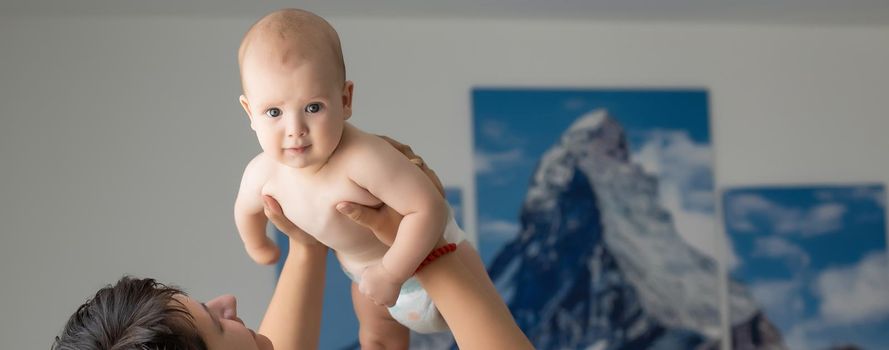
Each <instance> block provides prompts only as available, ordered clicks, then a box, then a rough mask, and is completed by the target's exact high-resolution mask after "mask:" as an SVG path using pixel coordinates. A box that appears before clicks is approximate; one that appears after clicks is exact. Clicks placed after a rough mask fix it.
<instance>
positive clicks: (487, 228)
mask: <svg viewBox="0 0 889 350" xmlns="http://www.w3.org/2000/svg"><path fill="white" fill-rule="evenodd" d="M520 229H521V227H520V226H519V224H518V223H515V222H511V221H505V220H492V219H482V220H481V223H480V224H479V232H480V233H481V234H482V235H486V236H494V237H497V238H500V239H512V238H515V236H516V235H518V234H519V230H520Z"/></svg>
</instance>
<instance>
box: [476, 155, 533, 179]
mask: <svg viewBox="0 0 889 350" xmlns="http://www.w3.org/2000/svg"><path fill="white" fill-rule="evenodd" d="M524 157H525V156H524V154H523V153H522V150H521V149H512V150H508V151H505V152H495V153H485V152H482V151H476V152H475V171H476V173H479V174H487V173H491V172H494V171H495V170H503V169H505V168H509V167H511V166H513V165H515V164H519V163H521V162H522V159H523V158H524Z"/></svg>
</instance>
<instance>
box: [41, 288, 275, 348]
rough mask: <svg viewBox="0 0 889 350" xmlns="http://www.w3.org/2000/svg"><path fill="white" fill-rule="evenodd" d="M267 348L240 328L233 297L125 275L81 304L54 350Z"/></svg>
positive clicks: (265, 342) (262, 340)
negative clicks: (205, 297) (199, 295)
mask: <svg viewBox="0 0 889 350" xmlns="http://www.w3.org/2000/svg"><path fill="white" fill-rule="evenodd" d="M227 348H231V349H271V348H272V346H271V342H269V340H268V339H267V338H265V337H263V336H262V335H256V334H254V333H253V332H252V331H251V330H249V329H247V328H246V327H244V324H243V323H242V322H241V320H240V319H239V318H238V316H237V310H236V301H235V299H234V297H232V296H222V297H219V298H216V299H213V300H211V301H208V302H207V303H206V304H203V303H199V302H197V301H195V300H194V299H192V298H189V297H188V296H187V295H186V294H185V293H184V292H182V290H180V289H178V288H176V287H172V286H167V285H164V284H161V283H158V282H156V281H155V280H154V279H150V278H146V279H137V278H132V277H123V278H121V279H120V281H118V282H117V283H116V284H115V285H114V286H110V285H109V286H107V287H105V288H102V289H100V290H99V291H98V292H96V295H95V296H93V297H92V298H91V299H89V300H87V302H86V303H84V304H83V305H81V306H80V307H79V308H78V309H77V311H76V312H75V313H74V314H73V315H71V318H70V319H69V320H68V322H67V323H66V324H65V328H64V329H63V330H62V334H61V335H60V336H58V337H56V340H55V343H54V344H53V349H54V350H73V349H78V350H81V349H108V350H112V349H114V350H116V349H121V350H123V349H168V350H205V349H227Z"/></svg>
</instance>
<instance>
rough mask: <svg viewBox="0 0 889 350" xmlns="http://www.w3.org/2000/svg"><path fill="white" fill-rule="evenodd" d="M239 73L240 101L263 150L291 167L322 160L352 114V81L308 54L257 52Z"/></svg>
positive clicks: (304, 166)
mask: <svg viewBox="0 0 889 350" xmlns="http://www.w3.org/2000/svg"><path fill="white" fill-rule="evenodd" d="M242 74H243V77H242V80H243V83H244V90H245V95H244V96H241V104H242V105H243V106H244V109H245V110H246V111H247V114H248V115H249V116H250V126H251V128H252V129H253V130H254V131H256V137H257V138H258V139H259V144H260V146H261V147H262V150H263V151H264V152H265V153H266V154H267V155H269V156H271V157H272V158H273V159H275V160H277V161H279V162H281V163H283V164H285V165H287V166H290V167H293V168H313V167H320V166H321V165H323V164H324V163H325V162H326V160H327V158H329V157H330V155H331V154H332V153H333V151H334V149H336V147H337V145H338V144H339V142H340V139H341V137H342V133H343V128H344V125H345V121H346V119H348V118H349V117H350V116H351V114H352V108H351V99H352V96H351V94H352V83H351V82H346V83H345V84H343V82H342V80H339V81H338V79H337V74H336V70H335V69H334V68H333V67H331V65H330V64H326V63H325V62H323V61H322V60H312V59H304V60H301V61H300V62H298V63H283V64H282V63H281V60H280V59H277V58H269V59H261V58H259V57H257V58H256V59H251V60H248V62H245V63H244V66H243V67H242Z"/></svg>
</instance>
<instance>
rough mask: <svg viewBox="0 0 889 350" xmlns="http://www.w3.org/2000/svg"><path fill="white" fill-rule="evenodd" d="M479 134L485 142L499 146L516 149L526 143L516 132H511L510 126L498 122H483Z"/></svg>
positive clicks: (488, 120) (489, 120) (486, 120)
mask: <svg viewBox="0 0 889 350" xmlns="http://www.w3.org/2000/svg"><path fill="white" fill-rule="evenodd" d="M479 133H480V134H481V136H482V138H484V140H485V141H487V142H491V143H494V144H496V145H498V146H505V147H515V146H519V145H522V144H523V143H524V142H523V140H522V138H520V137H519V136H518V134H517V133H516V132H514V131H512V130H510V128H509V124H507V123H505V122H502V121H498V120H491V119H485V120H484V121H482V124H481V125H480V126H479Z"/></svg>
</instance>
